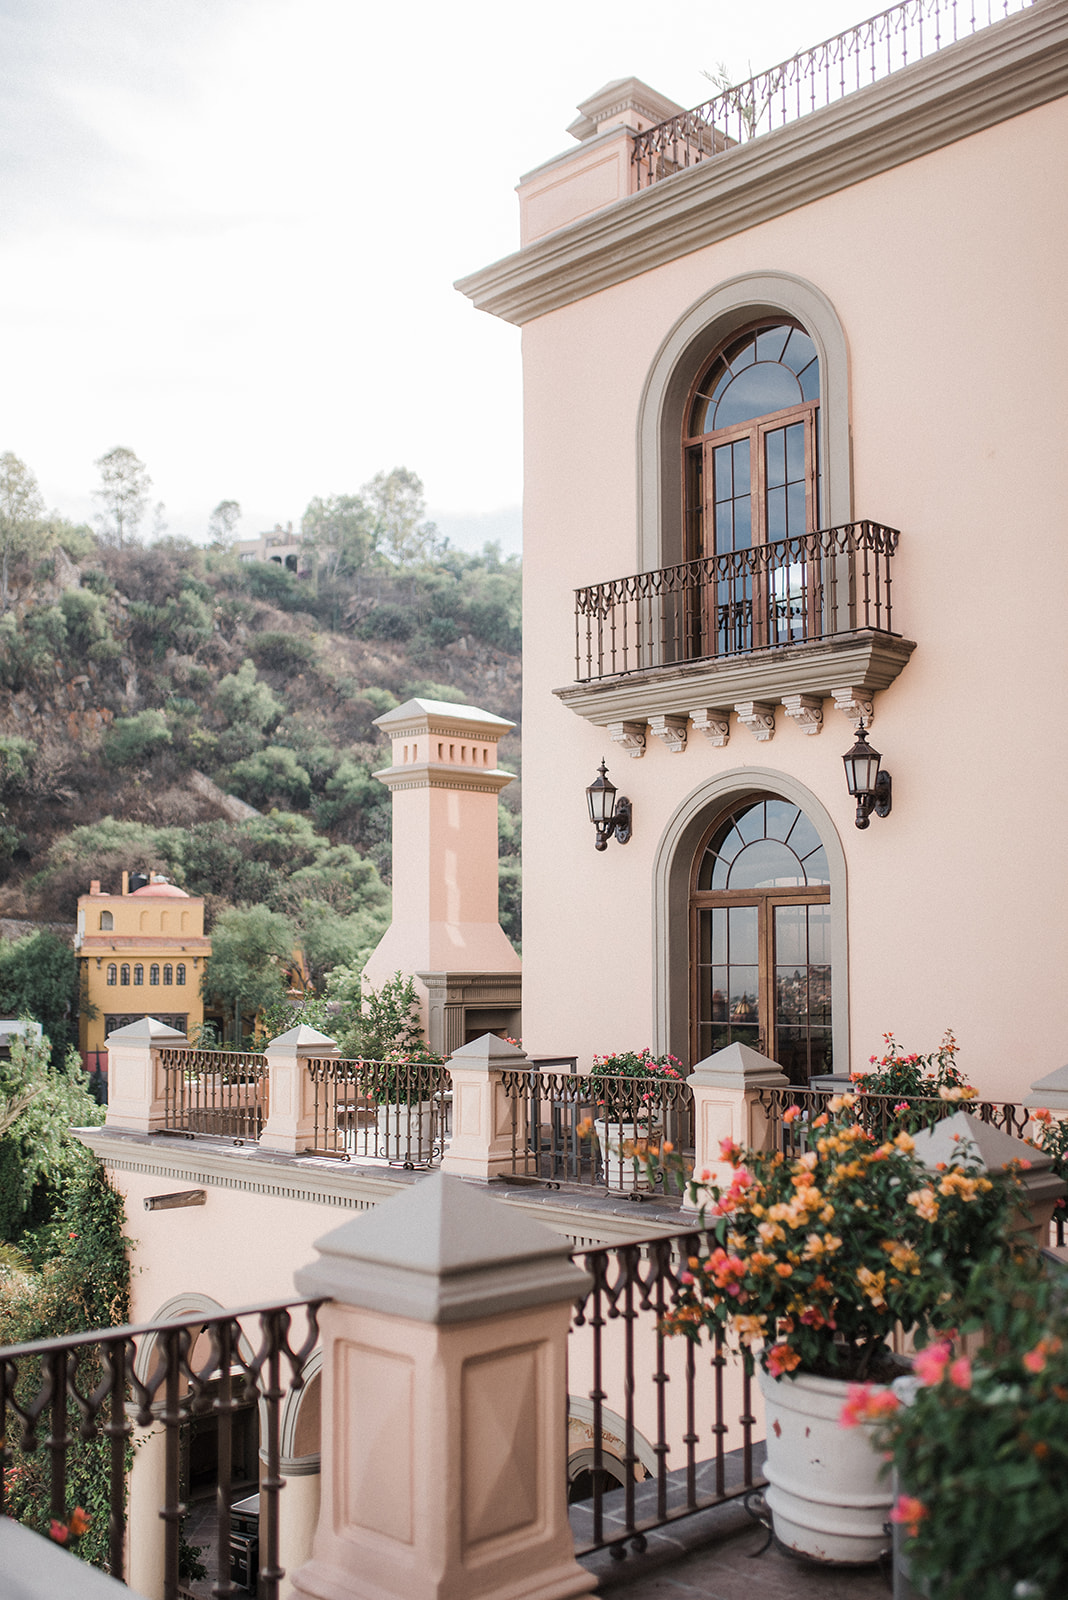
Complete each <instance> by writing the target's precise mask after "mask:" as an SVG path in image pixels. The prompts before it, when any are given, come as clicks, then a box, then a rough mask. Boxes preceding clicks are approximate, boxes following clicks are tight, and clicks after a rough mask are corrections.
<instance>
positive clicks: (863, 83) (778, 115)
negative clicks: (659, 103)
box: [632, 0, 1032, 189]
mask: <svg viewBox="0 0 1068 1600" xmlns="http://www.w3.org/2000/svg"><path fill="white" fill-rule="evenodd" d="M1031 4H1032V0H903V3H902V4H899V5H896V6H890V7H889V8H888V9H887V10H886V11H880V12H879V13H878V14H877V15H876V16H874V17H869V18H868V20H867V21H866V22H859V23H857V25H856V26H855V27H853V28H848V29H847V30H846V31H845V32H844V33H838V34H835V36H834V37H833V38H831V39H825V40H824V41H823V42H822V43H821V44H817V45H813V46H812V47H811V48H810V49H808V50H801V51H799V52H798V53H797V55H795V56H791V57H790V59H789V60H788V61H782V62H780V63H779V65H778V66H776V67H770V68H769V69H768V70H767V71H766V72H760V73H758V74H757V75H756V76H755V77H752V78H748V79H746V81H745V82H744V83H737V84H733V85H730V86H728V87H724V88H722V89H721V90H720V92H719V93H718V94H716V95H714V96H713V97H712V99H711V100H706V101H705V102H704V104H703V105H699V106H696V107H695V108H694V109H693V110H692V111H683V112H680V113H679V114H678V115H677V116H674V117H669V118H668V120H667V121H666V122H660V123H657V124H656V126H655V127H652V128H647V129H645V131H644V132H643V133H638V134H635V136H634V150H633V153H632V160H633V163H634V166H635V169H636V174H637V184H636V187H637V188H639V189H646V188H648V187H649V186H650V184H653V183H656V182H658V181H659V179H661V178H669V177H671V176H672V175H673V174H674V173H676V172H681V171H682V170H683V169H684V168H686V167H692V166H695V165H696V164H697V163H698V162H701V161H707V160H708V159H709V158H710V157H713V156H716V155H719V154H721V153H722V152H723V151H725V150H730V149H732V148H735V147H736V146H737V145H739V144H744V143H745V142H746V141H747V140H749V139H753V138H756V137H757V135H758V134H762V133H772V132H773V131H774V130H775V129H776V128H781V127H784V126H785V125H786V124H787V123H790V122H796V121H797V120H798V119H799V118H800V117H804V116H807V115H808V114H809V113H810V112H812V111H819V110H820V109H822V108H823V107H824V106H829V105H832V104H833V103H834V102H835V101H837V100H842V99H844V98H845V96H846V95H849V94H853V93H854V92H855V91H856V90H858V89H863V88H866V87H867V86H868V85H869V84H871V83H875V82H876V81H877V80H878V79H880V78H885V77H888V76H889V75H890V74H891V73H893V72H897V71H899V70H900V69H901V68H902V67H907V66H909V65H910V63H912V62H915V61H920V60H922V59H923V58H924V57H925V56H930V55H934V54H935V53H936V52H937V51H938V50H941V49H943V48H944V46H946V45H949V44H955V43H956V42H957V40H958V39H964V38H967V37H968V36H969V35H970V34H973V33H977V32H979V30H980V29H982V28H986V27H989V26H990V24H991V23H994V22H999V21H1001V20H1002V19H1003V18H1004V17H1007V16H1010V15H1012V14H1013V13H1015V12H1018V11H1026V10H1027V9H1028V8H1029V6H1030V5H1031Z"/></svg>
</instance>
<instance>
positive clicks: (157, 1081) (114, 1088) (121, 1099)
mask: <svg viewBox="0 0 1068 1600" xmlns="http://www.w3.org/2000/svg"><path fill="white" fill-rule="evenodd" d="M188 1043H189V1040H188V1039H187V1038H186V1036H185V1034H184V1033H179V1031H178V1029H177V1028H168V1026H167V1024H166V1023H165V1022H158V1021H157V1020H156V1018H155V1017H141V1018H140V1019H139V1020H138V1021H137V1022H128V1023H127V1024H126V1026H125V1027H124V1028H116V1029H115V1032H114V1033H109V1034H108V1036H107V1038H106V1039H105V1041H104V1044H105V1047H106V1049H107V1052H108V1110H107V1117H106V1119H105V1126H106V1127H109V1128H132V1129H133V1130H134V1131H135V1132H137V1133H154V1132H155V1131H156V1129H157V1128H162V1127H163V1126H164V1125H165V1123H166V1120H167V1118H166V1078H165V1074H164V1071H163V1067H162V1065H161V1063H160V1059H159V1049H160V1047H161V1046H171V1047H174V1048H181V1047H182V1046H186V1045H188Z"/></svg>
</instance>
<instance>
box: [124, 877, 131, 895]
mask: <svg viewBox="0 0 1068 1600" xmlns="http://www.w3.org/2000/svg"><path fill="white" fill-rule="evenodd" d="M122 892H123V894H129V892H130V874H129V873H128V872H124V873H123V875H122Z"/></svg>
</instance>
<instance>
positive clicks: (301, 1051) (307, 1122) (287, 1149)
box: [259, 1024, 340, 1156]
mask: <svg viewBox="0 0 1068 1600" xmlns="http://www.w3.org/2000/svg"><path fill="white" fill-rule="evenodd" d="M339 1054H340V1051H339V1050H338V1047H337V1042H336V1040H334V1039H328V1038H327V1036H326V1034H325V1033H320V1032H319V1030H318V1029H317V1028H309V1027H307V1026H306V1025H304V1024H301V1026H300V1027H298V1028H290V1030H289V1032H288V1033H282V1034H279V1036H278V1038H277V1039H273V1040H272V1041H271V1043H270V1044H269V1045H268V1046H267V1049H266V1051H265V1055H266V1057H267V1069H268V1072H269V1074H270V1083H269V1088H268V1099H267V1121H266V1124H265V1125H264V1129H263V1132H262V1133H261V1134H260V1141H259V1143H260V1149H261V1150H277V1151H278V1152H279V1153H280V1154H281V1155H287V1156H295V1155H299V1154H300V1152H301V1151H302V1150H311V1149H313V1148H314V1146H315V1084H314V1083H313V1082H312V1079H311V1075H310V1074H309V1072H308V1061H309V1059H315V1058H317V1057H319V1056H336V1055H339Z"/></svg>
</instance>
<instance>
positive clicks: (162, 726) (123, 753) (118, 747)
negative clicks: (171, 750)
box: [104, 711, 171, 767]
mask: <svg viewBox="0 0 1068 1600" xmlns="http://www.w3.org/2000/svg"><path fill="white" fill-rule="evenodd" d="M170 742H171V730H170V729H169V728H168V726H167V719H166V717H165V716H164V715H163V712H162V711H139V712H138V713H137V715H136V717H117V718H116V720H115V721H114V722H113V723H112V725H111V727H110V728H109V729H108V733H107V737H106V738H105V740H104V759H105V760H106V761H109V762H110V763H111V765H112V766H113V767H134V766H137V764H138V763H139V762H141V761H147V760H149V759H150V757H152V756H154V755H155V753H156V751H157V750H161V749H162V748H163V746H164V745H168V744H170Z"/></svg>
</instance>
